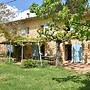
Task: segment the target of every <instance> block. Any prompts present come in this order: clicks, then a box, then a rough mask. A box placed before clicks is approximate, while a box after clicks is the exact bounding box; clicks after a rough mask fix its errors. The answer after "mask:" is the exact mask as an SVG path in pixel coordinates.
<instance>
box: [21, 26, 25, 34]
mask: <svg viewBox="0 0 90 90" xmlns="http://www.w3.org/2000/svg"><path fill="white" fill-rule="evenodd" d="M21 34H22V35H25V34H26V27H22V30H21Z"/></svg>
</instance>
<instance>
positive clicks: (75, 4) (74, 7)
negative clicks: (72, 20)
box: [65, 0, 88, 14]
mask: <svg viewBox="0 0 90 90" xmlns="http://www.w3.org/2000/svg"><path fill="white" fill-rule="evenodd" d="M65 5H67V7H68V8H69V10H70V13H72V14H74V13H81V14H82V13H83V11H86V8H87V6H88V0H65Z"/></svg>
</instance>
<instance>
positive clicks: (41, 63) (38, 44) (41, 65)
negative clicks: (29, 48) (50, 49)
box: [38, 42, 42, 66]
mask: <svg viewBox="0 0 90 90" xmlns="http://www.w3.org/2000/svg"><path fill="white" fill-rule="evenodd" d="M38 48H39V57H40V63H41V66H42V57H41V49H40V42H38Z"/></svg>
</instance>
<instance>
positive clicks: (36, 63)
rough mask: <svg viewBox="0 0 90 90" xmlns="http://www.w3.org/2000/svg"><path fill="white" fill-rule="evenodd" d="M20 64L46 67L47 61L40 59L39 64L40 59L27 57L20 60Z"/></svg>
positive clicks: (25, 66) (29, 66)
mask: <svg viewBox="0 0 90 90" xmlns="http://www.w3.org/2000/svg"><path fill="white" fill-rule="evenodd" d="M21 66H22V67H24V68H35V67H47V66H48V61H45V60H42V66H41V63H40V60H33V59H27V60H23V61H22V64H21Z"/></svg>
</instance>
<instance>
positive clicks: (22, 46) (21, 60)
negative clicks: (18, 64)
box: [21, 46, 23, 61]
mask: <svg viewBox="0 0 90 90" xmlns="http://www.w3.org/2000/svg"><path fill="white" fill-rule="evenodd" d="M21 61H23V46H22V48H21Z"/></svg>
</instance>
